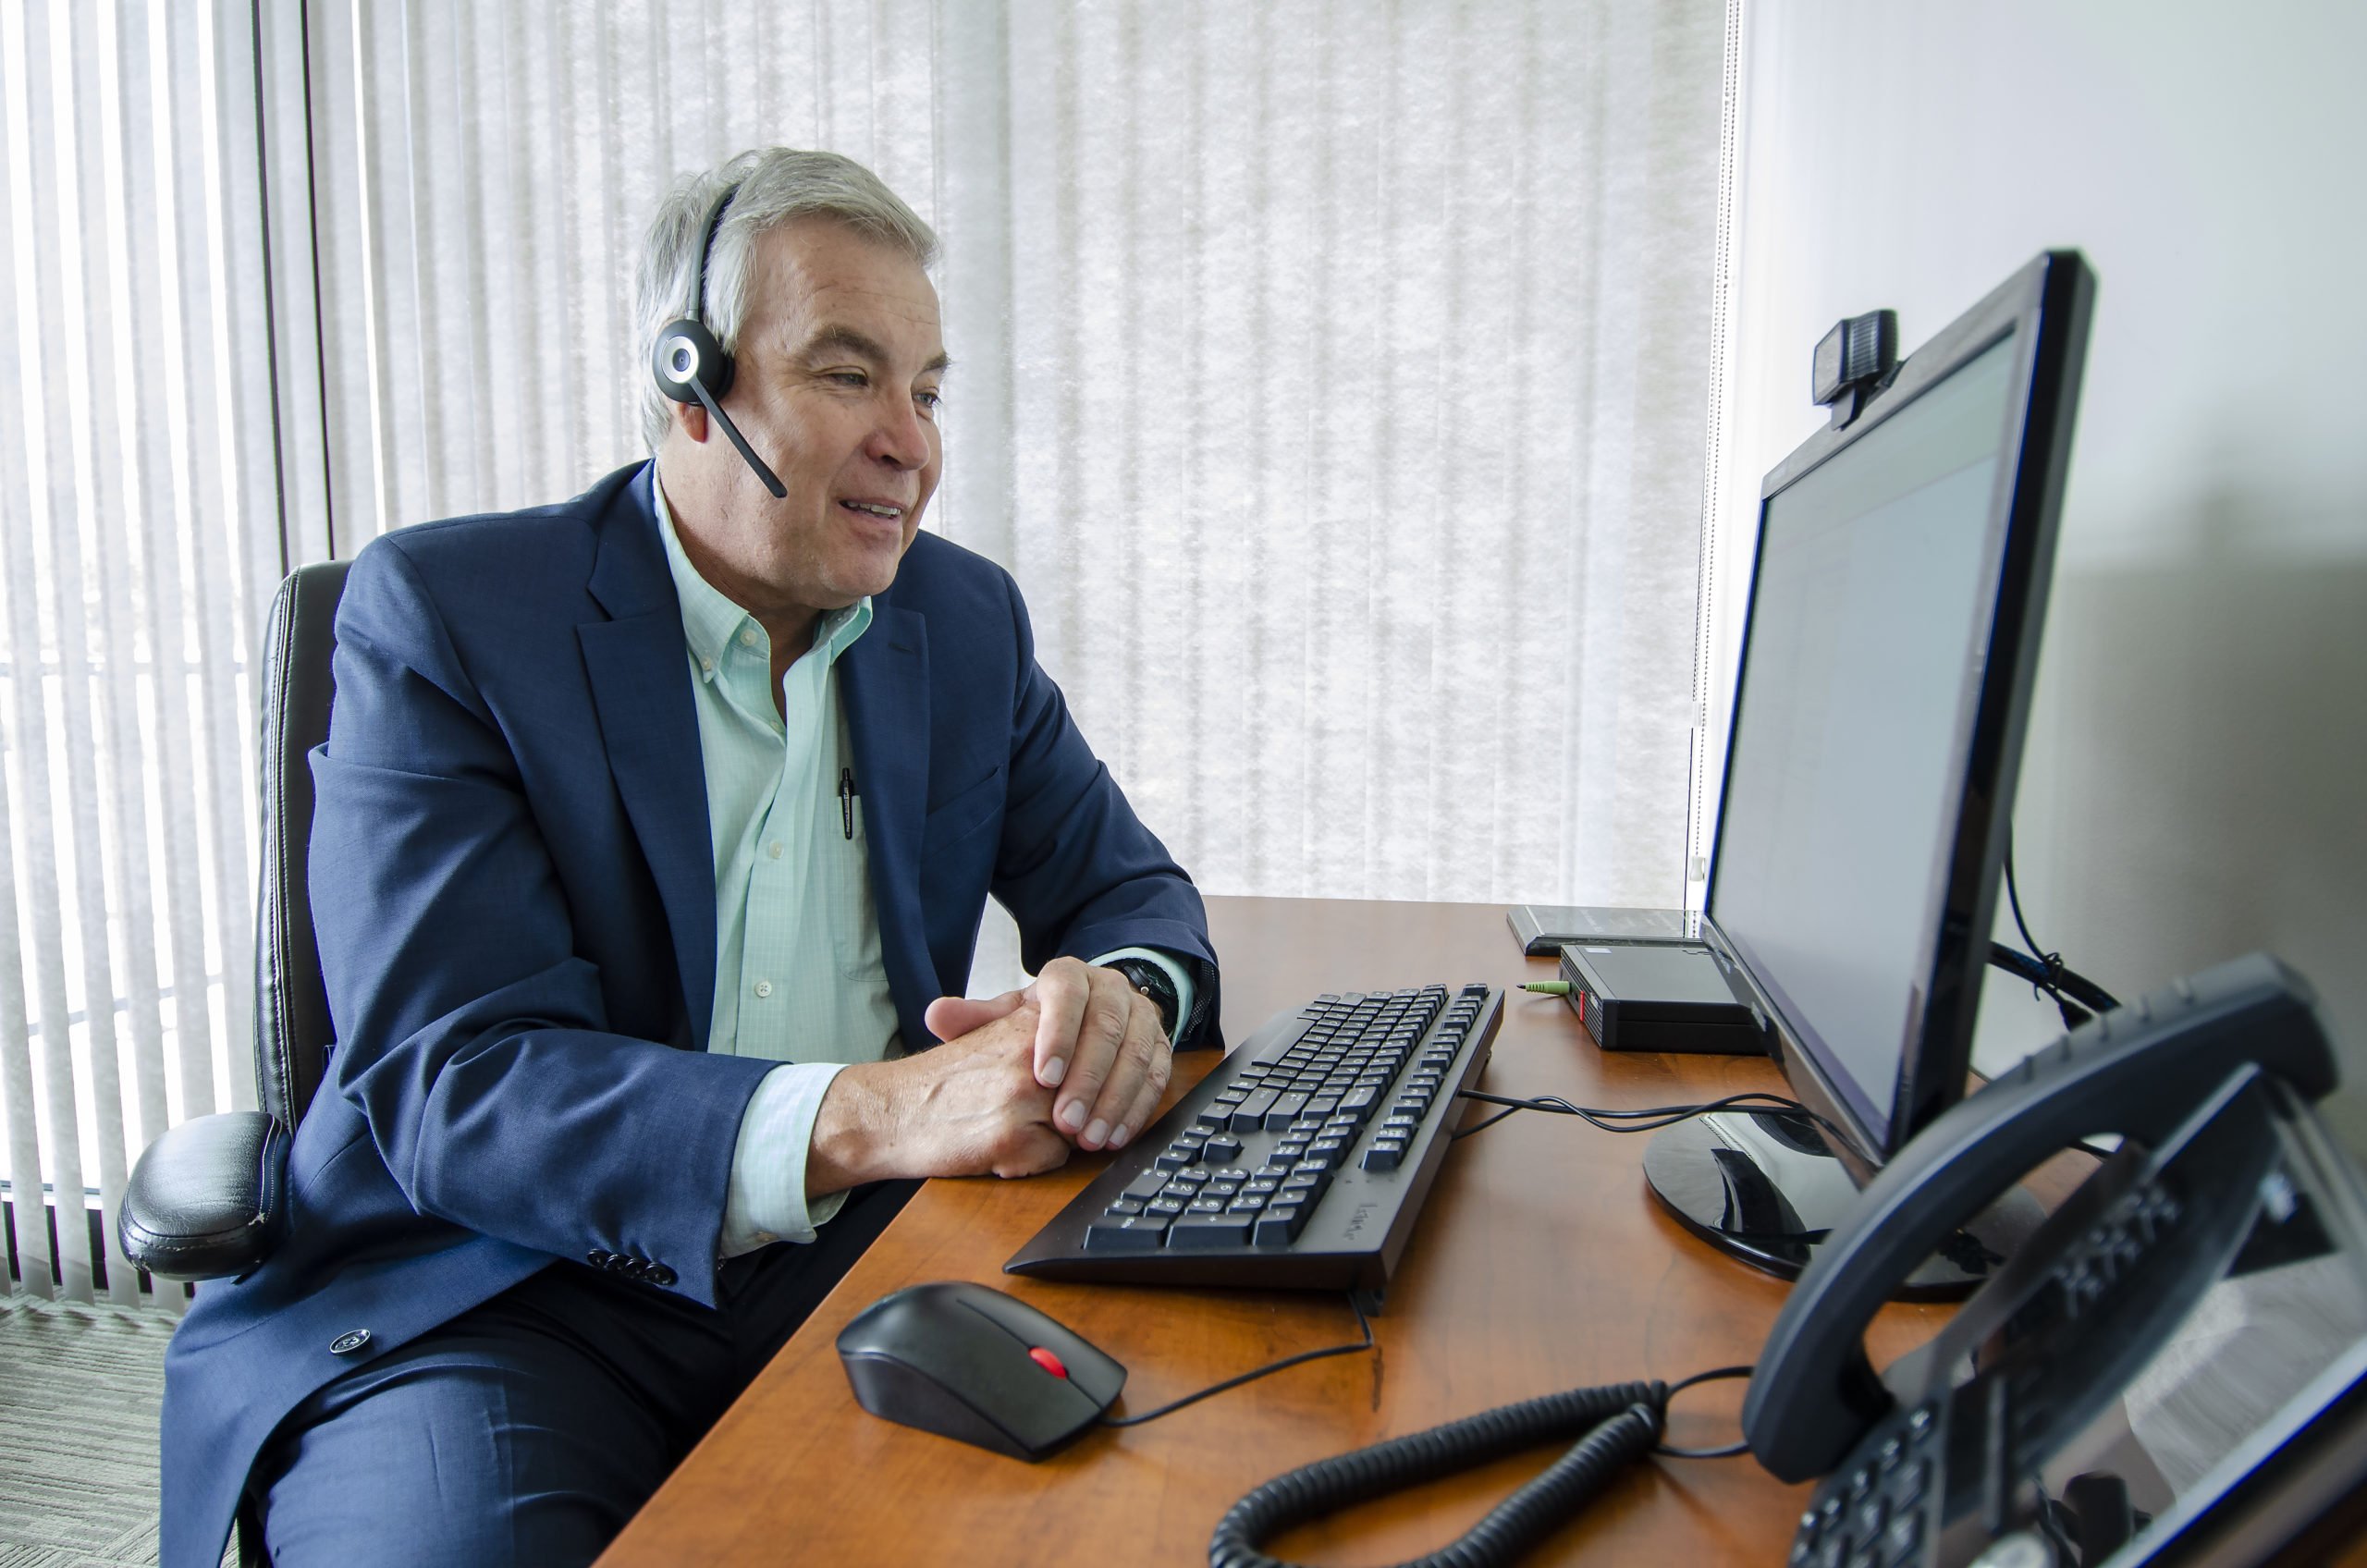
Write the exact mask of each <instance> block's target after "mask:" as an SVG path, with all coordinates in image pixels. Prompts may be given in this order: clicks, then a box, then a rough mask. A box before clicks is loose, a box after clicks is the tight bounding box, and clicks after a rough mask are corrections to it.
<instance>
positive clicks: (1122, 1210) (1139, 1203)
mask: <svg viewBox="0 0 2367 1568" xmlns="http://www.w3.org/2000/svg"><path fill="white" fill-rule="evenodd" d="M1145 1201H1146V1200H1144V1199H1142V1198H1120V1199H1118V1200H1117V1201H1115V1202H1114V1203H1112V1204H1110V1213H1111V1214H1113V1215H1119V1216H1124V1215H1129V1214H1140V1213H1141V1212H1142V1211H1143V1204H1144V1202H1145Z"/></svg>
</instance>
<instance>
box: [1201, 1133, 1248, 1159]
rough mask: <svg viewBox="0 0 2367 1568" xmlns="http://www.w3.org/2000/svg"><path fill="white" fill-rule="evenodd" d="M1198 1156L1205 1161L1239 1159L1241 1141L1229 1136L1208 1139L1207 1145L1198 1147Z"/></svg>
mask: <svg viewBox="0 0 2367 1568" xmlns="http://www.w3.org/2000/svg"><path fill="white" fill-rule="evenodd" d="M1200 1154H1201V1157H1202V1158H1206V1159H1214V1160H1235V1159H1239V1158H1241V1140H1240V1139H1239V1138H1235V1137H1232V1136H1230V1135H1225V1136H1219V1137H1214V1138H1210V1139H1209V1140H1208V1142H1207V1143H1205V1144H1203V1145H1200Z"/></svg>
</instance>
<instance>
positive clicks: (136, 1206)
mask: <svg viewBox="0 0 2367 1568" xmlns="http://www.w3.org/2000/svg"><path fill="white" fill-rule="evenodd" d="M287 1181H288V1134H287V1133H286V1132H285V1131H284V1130H283V1129H282V1128H281V1127H280V1125H279V1124H278V1123H277V1122H276V1121H273V1120H272V1119H271V1118H270V1117H269V1116H267V1115H265V1114H264V1112H262V1111H259V1110H230V1111H222V1112H219V1113H217V1114H215V1115H213V1116H199V1117H193V1118H191V1119H190V1121H184V1122H182V1123H181V1124H180V1125H179V1126H178V1127H172V1128H168V1129H166V1132H165V1134H164V1135H163V1136H162V1137H160V1138H158V1139H157V1140H156V1141H155V1142H154V1143H153V1144H150V1145H148V1147H147V1150H146V1152H145V1153H143V1154H141V1157H140V1163H139V1164H138V1165H136V1166H134V1167H132V1170H131V1182H130V1185H129V1186H128V1187H127V1188H126V1189H125V1190H124V1194H123V1212H122V1214H121V1215H119V1216H118V1217H117V1221H116V1235H117V1238H118V1239H120V1240H121V1241H122V1243H123V1250H124V1254H125V1256H128V1257H129V1258H130V1259H131V1261H132V1262H134V1263H136V1264H138V1265H139V1266H140V1267H141V1268H145V1269H146V1270H148V1272H149V1273H151V1274H155V1275H160V1276H162V1277H163V1278H165V1279H167V1280H218V1279H221V1278H223V1277H224V1276H226V1275H232V1274H244V1273H246V1272H247V1271H248V1270H249V1269H251V1268H254V1267H255V1266H256V1265H257V1264H259V1263H261V1262H262V1261H263V1260H264V1258H266V1257H268V1256H271V1249H272V1248H273V1247H274V1246H275V1245H276V1244H277V1243H278V1241H279V1231H280V1227H281V1226H282V1224H284V1223H285V1221H286V1219H287V1217H288V1215H287V1204H286V1202H285V1201H284V1200H285V1194H286V1191H287Z"/></svg>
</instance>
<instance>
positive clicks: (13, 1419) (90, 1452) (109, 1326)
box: [0, 1275, 173, 1568]
mask: <svg viewBox="0 0 2367 1568" xmlns="http://www.w3.org/2000/svg"><path fill="white" fill-rule="evenodd" d="M5 1285H6V1277H5V1275H0V1288H5ZM172 1335H173V1319H172V1318H170V1317H166V1316H165V1315H164V1314H162V1313H153V1312H135V1311H129V1310H126V1309H124V1308H121V1307H111V1306H83V1305H78V1304H75V1303H71V1302H46V1301H41V1300H38V1299H35V1298H32V1297H27V1296H6V1297H0V1568H130V1565H132V1564H139V1565H141V1568H147V1565H149V1564H153V1562H155V1561H156V1409H157V1405H158V1403H159V1402H160V1401H161V1400H162V1399H163V1397H164V1391H165V1342H166V1341H167V1340H169V1339H171V1338H172Z"/></svg>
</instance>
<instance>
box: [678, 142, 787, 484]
mask: <svg viewBox="0 0 2367 1568" xmlns="http://www.w3.org/2000/svg"><path fill="white" fill-rule="evenodd" d="M739 194H740V187H739V186H737V185H732V186H729V187H727V188H725V190H724V192H723V194H722V195H721V196H720V197H718V198H717V200H716V203H715V205H714V206H713V207H712V208H710V209H709V210H708V212H707V214H706V237H705V239H703V240H702V241H701V242H700V244H699V274H698V281H697V284H696V285H695V291H694V292H693V294H692V295H691V312H690V314H688V315H686V316H680V317H677V318H676V319H675V320H673V321H669V322H668V323H667V324H666V325H664V326H662V327H659V328H658V329H657V341H656V344H654V345H653V346H652V347H651V349H650V350H649V368H650V372H651V374H654V375H656V377H657V390H659V391H660V392H663V393H664V394H666V396H667V397H668V398H672V399H673V400H674V401H676V402H678V403H702V404H705V407H706V411H707V416H708V417H709V418H711V419H713V420H714V421H715V422H716V423H717V424H720V425H721V426H723V434H725V435H729V436H730V437H731V444H732V445H733V446H734V447H739V448H740V455H741V456H742V457H743V458H745V459H748V466H749V467H750V468H752V469H754V470H755V471H756V477H757V478H758V479H761V480H763V481H764V482H765V488H766V489H767V490H769V491H771V492H772V493H773V494H774V495H775V496H779V497H781V498H783V499H786V498H787V497H788V496H789V489H788V487H787V486H786V485H784V484H781V482H780V480H779V477H778V476H776V475H775V474H774V472H773V471H772V470H771V469H769V468H767V467H766V466H765V460H764V459H762V458H760V457H758V456H756V453H755V450H754V448H753V447H750V446H749V445H748V442H747V438H746V437H744V436H742V435H741V434H740V427H739V426H738V425H736V424H734V423H731V416H730V414H727V413H725V412H724V411H723V395H724V394H725V393H726V392H729V391H730V390H731V373H732V364H731V356H730V355H729V354H727V353H725V352H724V351H723V345H722V344H720V343H718V342H717V341H716V340H715V334H714V333H712V332H710V331H708V330H707V325H706V321H705V316H706V263H707V258H708V257H710V256H712V255H713V254H714V253H715V236H716V231H717V229H719V228H721V227H723V213H724V209H725V208H727V207H729V206H730V205H731V199H732V198H733V197H735V196H737V195H739Z"/></svg>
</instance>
